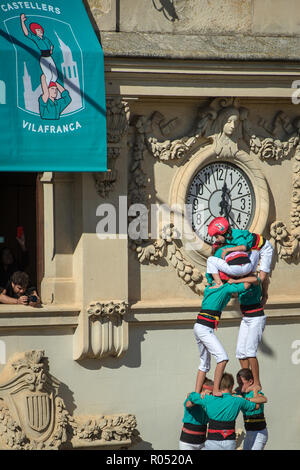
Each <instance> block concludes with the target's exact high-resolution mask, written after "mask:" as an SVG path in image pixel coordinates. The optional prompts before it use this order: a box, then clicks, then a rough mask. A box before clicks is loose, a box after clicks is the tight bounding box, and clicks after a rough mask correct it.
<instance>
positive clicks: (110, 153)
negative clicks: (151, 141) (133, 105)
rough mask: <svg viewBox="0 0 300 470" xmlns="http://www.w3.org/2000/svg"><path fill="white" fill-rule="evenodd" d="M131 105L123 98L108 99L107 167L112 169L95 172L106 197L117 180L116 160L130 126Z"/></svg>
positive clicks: (100, 193) (100, 190)
mask: <svg viewBox="0 0 300 470" xmlns="http://www.w3.org/2000/svg"><path fill="white" fill-rule="evenodd" d="M129 116H130V111H129V106H128V104H127V103H126V102H125V101H123V100H122V99H121V98H113V99H112V98H110V99H107V101H106V117H107V120H106V125H107V167H108V169H109V170H110V171H108V172H100V173H93V176H94V181H95V187H96V191H97V193H98V194H99V196H100V197H103V198H106V197H107V196H108V195H109V193H110V192H111V191H112V190H113V188H114V185H115V183H116V181H117V177H118V171H117V169H116V162H117V159H118V158H119V156H120V154H121V145H122V138H123V136H124V135H125V134H126V132H127V130H128V126H129Z"/></svg>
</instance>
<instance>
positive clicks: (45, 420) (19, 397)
mask: <svg viewBox="0 0 300 470" xmlns="http://www.w3.org/2000/svg"><path fill="white" fill-rule="evenodd" d="M60 385H61V383H60V382H59V381H58V380H57V379H55V378H54V377H53V376H52V375H50V373H49V370H48V367H47V363H46V358H45V356H44V351H40V350H39V351H36V350H31V351H26V352H23V353H18V354H17V355H15V356H14V357H12V358H11V359H10V360H9V362H8V363H7V365H6V366H5V368H4V369H3V371H2V373H1V374H0V448H1V449H13V450H34V449H37V450H42V449H43V450H51V449H53V450H55V449H63V448H75V447H88V446H89V445H90V444H91V442H93V443H94V444H95V443H96V444H97V446H99V447H101V446H105V445H107V444H108V443H110V444H114V445H115V446H117V447H118V448H127V447H129V446H131V445H132V443H133V442H136V440H138V432H137V430H136V425H137V424H136V419H135V416H134V415H130V414H120V415H116V416H114V415H112V416H103V415H100V416H92V417H82V416H79V417H72V416H70V414H69V412H68V411H67V409H66V407H65V404H64V401H63V399H62V398H61V397H60V396H59V388H60Z"/></svg>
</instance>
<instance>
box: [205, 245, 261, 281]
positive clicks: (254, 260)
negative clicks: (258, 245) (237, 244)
mask: <svg viewBox="0 0 300 470" xmlns="http://www.w3.org/2000/svg"><path fill="white" fill-rule="evenodd" d="M249 259H250V263H247V264H239V265H230V264H228V263H226V261H225V260H224V259H221V258H217V257H216V256H209V257H208V258H207V265H206V271H207V272H208V273H209V274H217V273H218V272H219V271H222V272H223V273H225V274H228V276H246V274H249V273H252V272H254V271H255V270H256V267H257V265H258V261H259V251H257V250H253V251H251V252H250V254H249Z"/></svg>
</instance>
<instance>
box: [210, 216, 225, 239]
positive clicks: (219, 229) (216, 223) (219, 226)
mask: <svg viewBox="0 0 300 470" xmlns="http://www.w3.org/2000/svg"><path fill="white" fill-rule="evenodd" d="M228 227H229V222H228V220H226V219H224V217H216V218H215V219H214V220H212V221H211V222H210V224H209V226H208V228H207V231H208V235H209V236H210V237H214V236H215V235H224V234H225V233H226V232H227V230H228Z"/></svg>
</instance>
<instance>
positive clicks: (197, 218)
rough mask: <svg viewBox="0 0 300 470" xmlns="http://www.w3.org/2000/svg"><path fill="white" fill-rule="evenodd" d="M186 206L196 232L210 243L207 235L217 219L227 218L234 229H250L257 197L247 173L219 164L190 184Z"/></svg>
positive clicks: (203, 170) (200, 174)
mask: <svg viewBox="0 0 300 470" xmlns="http://www.w3.org/2000/svg"><path fill="white" fill-rule="evenodd" d="M186 204H188V205H189V210H188V217H189V219H190V223H191V225H192V228H193V230H194V231H195V232H196V233H197V235H198V236H199V237H200V238H201V239H202V240H204V241H206V242H208V243H211V242H212V240H211V238H210V237H209V235H208V233H207V227H208V225H209V223H210V222H211V221H212V220H213V219H214V218H215V217H220V216H221V217H225V218H227V219H228V220H229V222H230V224H231V226H232V228H237V229H241V230H244V229H247V228H249V226H250V224H251V222H252V219H253V216H254V211H255V195H254V190H253V186H252V183H251V181H250V179H249V177H248V176H247V175H246V173H245V172H244V171H243V170H242V169H241V168H239V167H238V166H236V165H232V164H231V163H227V162H216V163H211V164H209V165H206V166H205V167H203V168H201V169H200V170H199V171H198V172H197V173H196V174H195V175H194V177H193V179H192V180H191V182H190V185H189V188H188V192H187V197H186Z"/></svg>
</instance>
